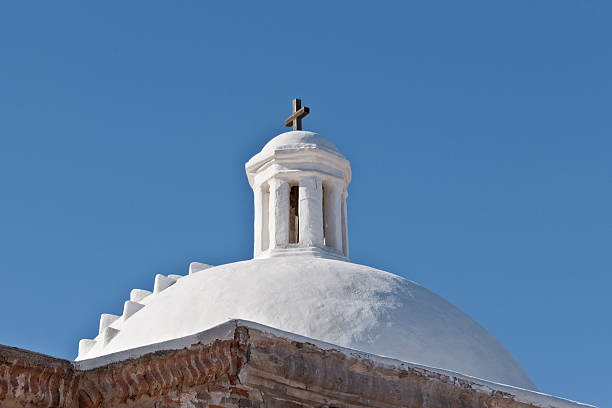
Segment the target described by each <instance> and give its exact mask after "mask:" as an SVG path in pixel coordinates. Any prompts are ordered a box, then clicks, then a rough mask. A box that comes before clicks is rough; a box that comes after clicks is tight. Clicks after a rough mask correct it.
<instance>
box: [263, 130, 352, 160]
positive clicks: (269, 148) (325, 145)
mask: <svg viewBox="0 0 612 408" xmlns="http://www.w3.org/2000/svg"><path fill="white" fill-rule="evenodd" d="M305 147H313V148H314V147H318V148H321V149H323V150H327V151H330V152H334V153H337V154H340V153H339V152H338V149H337V148H336V146H334V144H333V143H332V142H330V141H329V140H327V139H326V138H324V137H323V136H321V135H319V134H317V133H313V132H308V131H305V130H293V131H290V132H285V133H281V134H280V135H278V136H276V137H275V138H273V139H271V140H270V141H269V142H268V143H266V145H265V146H264V147H263V149H261V152H262V153H268V152H273V151H275V150H283V149H298V148H305Z"/></svg>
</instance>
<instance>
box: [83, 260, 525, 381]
mask: <svg viewBox="0 0 612 408" xmlns="http://www.w3.org/2000/svg"><path fill="white" fill-rule="evenodd" d="M140 303H142V304H144V307H142V309H140V310H138V311H137V312H136V313H134V314H133V315H131V316H130V317H129V318H128V319H127V320H124V319H122V318H120V319H117V320H115V321H114V322H113V323H112V324H111V326H110V327H111V328H113V329H115V331H114V333H115V334H114V337H112V339H110V340H109V341H108V342H106V344H104V343H105V342H104V341H101V339H100V338H101V336H102V335H100V336H98V337H99V338H98V339H96V340H97V341H96V343H95V345H94V346H93V348H91V350H89V352H87V353H86V354H85V355H79V357H78V359H79V360H83V359H88V358H93V357H98V356H101V355H105V354H110V353H114V352H118V351H122V350H127V349H131V348H134V347H139V346H143V345H148V344H153V343H157V342H161V341H165V340H171V339H175V338H179V337H182V336H187V335H190V334H195V333H198V332H201V331H204V330H206V329H209V328H211V327H214V326H216V325H219V324H221V323H224V322H226V321H228V320H232V319H243V320H250V321H254V322H257V323H261V324H263V325H266V326H270V327H273V328H277V329H281V330H284V331H287V332H291V333H295V334H299V335H302V336H306V337H310V338H313V339H317V340H322V341H325V342H328V343H332V344H336V345H339V346H342V347H347V348H352V349H356V350H360V351H365V352H368V353H372V354H377V355H381V356H386V357H391V358H395V359H399V360H402V361H406V362H412V363H418V364H422V365H427V366H430V367H436V368H443V369H447V370H451V371H455V372H458V373H462V374H467V375H470V376H474V377H479V378H482V379H486V380H491V381H495V382H500V383H504V384H508V385H513V386H517V387H521V388H527V389H532V390H535V389H536V388H535V385H534V384H533V383H532V382H531V380H530V379H529V377H528V376H527V374H526V373H525V371H524V370H523V369H522V368H521V366H520V365H519V364H518V363H517V362H516V360H514V358H513V357H512V356H511V355H510V354H509V353H508V351H507V350H506V349H505V348H504V347H503V346H502V345H501V344H500V343H499V342H498V341H497V340H496V339H495V338H493V336H491V335H490V334H489V333H488V332H487V331H486V330H484V329H483V328H482V327H481V326H479V325H478V324H477V323H476V322H474V321H473V320H472V319H471V318H470V317H469V316H467V315H466V314H464V313H463V312H461V311H460V310H459V309H457V308H456V307H454V306H453V305H451V304H450V303H448V302H447V301H445V300H444V299H442V298H441V297H439V296H437V295H435V294H434V293H432V292H430V291H429V290H427V289H425V288H423V287H422V286H419V285H418V284H416V283H414V282H411V281H409V280H406V279H404V278H401V277H399V276H397V275H393V274H391V273H388V272H384V271H381V270H378V269H374V268H370V267H367V266H362V265H357V264H354V263H351V262H346V261H339V260H332V259H324V258H317V257H312V256H287V257H276V258H267V259H254V260H249V261H243V262H236V263H231V264H226V265H221V266H217V267H212V268H209V269H206V270H202V271H200V272H197V273H194V274H191V275H188V276H184V277H182V278H180V279H178V280H177V282H176V283H175V284H174V285H172V286H170V287H168V288H167V289H165V290H163V291H161V292H159V293H153V294H151V295H148V296H146V297H145V298H144V299H142V300H141V301H140ZM116 330H118V332H117V331H116Z"/></svg>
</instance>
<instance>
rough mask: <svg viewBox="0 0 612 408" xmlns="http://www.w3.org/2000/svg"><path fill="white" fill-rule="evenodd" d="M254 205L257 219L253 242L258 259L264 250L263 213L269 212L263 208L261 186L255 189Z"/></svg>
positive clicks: (254, 254)
mask: <svg viewBox="0 0 612 408" xmlns="http://www.w3.org/2000/svg"><path fill="white" fill-rule="evenodd" d="M253 195H254V197H253V198H254V203H255V219H254V223H253V224H254V228H253V233H254V240H253V257H257V256H258V255H259V254H260V253H261V250H262V242H261V239H262V233H263V211H268V209H267V208H262V205H263V189H262V187H261V184H260V185H256V186H255V187H253Z"/></svg>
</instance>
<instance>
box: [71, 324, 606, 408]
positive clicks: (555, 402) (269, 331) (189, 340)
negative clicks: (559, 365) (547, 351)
mask: <svg viewBox="0 0 612 408" xmlns="http://www.w3.org/2000/svg"><path fill="white" fill-rule="evenodd" d="M239 327H244V328H246V329H247V330H248V329H255V330H258V331H260V332H262V333H264V334H266V335H272V336H275V337H277V338H280V339H284V340H287V341H289V342H298V343H308V344H311V345H313V346H315V347H317V348H319V349H321V350H334V351H337V352H340V353H342V354H344V355H345V356H346V357H347V358H348V359H352V360H359V361H367V362H369V363H372V364H374V365H376V366H379V367H383V368H391V369H397V370H407V369H412V370H415V369H416V370H418V371H423V372H430V373H436V374H440V375H442V376H445V377H447V382H451V383H453V384H457V386H460V385H463V384H465V382H466V381H467V382H468V383H469V385H470V388H471V389H472V390H474V391H476V392H479V393H483V394H486V395H493V394H499V393H502V394H504V395H506V396H507V398H512V399H513V400H514V401H517V402H520V403H524V404H530V405H531V406H533V407H538V408H552V407H554V408H595V406H593V405H588V404H583V403H580V402H576V401H571V400H568V399H564V398H560V397H555V396H552V395H548V394H544V393H541V392H537V391H531V390H526V389H522V388H518V387H513V386H509V385H505V384H500V383H495V382H492V381H486V380H482V379H480V378H476V377H471V376H468V375H463V374H460V373H456V372H452V371H448V370H443V369H439V368H436V367H429V366H425V365H421V364H414V363H410V362H405V361H400V360H396V359H392V358H387V357H381V356H378V355H375V354H370V353H365V352H361V351H357V350H353V349H349V348H345V347H340V346H337V345H334V344H330V343H326V342H322V341H319V340H315V339H311V338H308V337H304V336H300V335H297V334H294V333H289V332H286V331H282V330H278V329H275V328H272V327H268V326H265V325H262V324H259V323H255V322H251V321H247V320H238V319H233V320H228V321H227V322H225V323H222V324H220V325H218V326H215V327H213V328H211V329H208V330H205V331H202V332H199V333H196V334H193V335H189V336H185V337H181V338H177V339H174V340H169V341H164V342H160V343H155V344H150V345H147V346H142V347H137V348H133V349H129V350H124V351H120V352H117V353H113V354H107V355H103V356H100V357H96V358H91V359H87V360H80V361H75V362H73V363H72V364H73V366H74V367H75V368H76V369H78V370H83V371H87V370H92V369H95V368H98V367H102V366H106V365H109V364H113V363H117V362H121V361H125V360H129V359H136V358H138V357H141V356H144V355H147V354H151V353H155V352H158V351H169V350H181V349H188V348H190V347H191V346H193V345H197V344H203V345H206V344H211V343H213V342H214V341H215V340H230V339H233V338H234V334H235V332H236V329H238V328H239Z"/></svg>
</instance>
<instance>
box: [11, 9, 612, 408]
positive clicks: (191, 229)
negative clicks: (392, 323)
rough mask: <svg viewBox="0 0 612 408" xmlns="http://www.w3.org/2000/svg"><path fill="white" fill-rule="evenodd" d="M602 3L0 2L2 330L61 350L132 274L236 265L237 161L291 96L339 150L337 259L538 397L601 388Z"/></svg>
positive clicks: (611, 321)
mask: <svg viewBox="0 0 612 408" xmlns="http://www.w3.org/2000/svg"><path fill="white" fill-rule="evenodd" d="M213 3H223V5H222V6H219V5H218V4H214V5H213ZM611 21H612V8H611V6H610V3H607V2H603V1H602V2H597V1H506V2H491V1H480V2H456V1H449V2H433V1H432V2H418V3H417V2H396V3H390V2H389V3H388V2H367V3H358V2H344V3H340V2H329V1H327V2H307V3H304V2H292V3H290V2H286V1H282V2H277V3H275V4H273V3H270V2H267V3H265V4H263V3H262V2H242V3H238V2H236V3H231V2H207V3H205V2H194V1H182V2H154V1H146V2H145V1H130V2H118V1H115V2H112V1H111V2H72V3H71V2H62V3H59V2H2V3H0V251H1V253H0V271H1V273H2V275H1V284H0V307H1V310H2V311H3V313H2V325H1V329H0V344H7V345H12V346H17V347H22V348H26V349H31V350H36V351H39V352H42V353H47V354H51V355H54V356H59V357H64V358H74V356H75V355H76V351H77V343H78V340H79V339H81V338H91V337H92V336H94V335H95V334H96V333H97V326H98V319H99V314H100V313H103V312H106V313H116V314H119V313H121V310H122V304H123V301H124V300H125V299H126V298H127V297H128V295H129V291H130V289H132V288H135V287H139V288H144V289H151V287H152V285H153V278H154V276H155V274H156V273H163V274H168V273H183V274H184V273H186V272H187V265H188V263H189V262H190V261H196V260H197V261H202V262H206V263H212V264H221V263H227V262H231V261H236V260H241V259H247V258H249V257H250V256H251V250H252V239H253V237H252V221H253V219H252V218H253V215H252V193H251V190H250V188H249V186H248V183H247V180H246V177H245V174H244V163H245V161H246V160H248V159H249V158H250V157H251V156H252V155H253V154H254V153H256V152H257V151H258V149H260V148H261V147H262V146H263V144H264V143H265V142H266V141H267V140H268V139H270V138H272V137H273V136H275V135H276V134H278V133H280V132H283V131H284V130H285V128H284V127H283V124H282V120H283V119H284V118H285V117H286V116H288V114H289V113H290V109H291V106H290V101H291V98H293V97H296V96H299V97H301V98H302V99H303V101H304V103H305V104H306V105H308V106H310V107H311V114H310V116H309V117H308V118H307V119H306V120H305V121H304V125H305V128H306V129H309V130H314V131H317V132H320V133H321V134H322V135H324V136H326V137H328V138H329V139H331V140H332V141H333V142H334V143H335V144H336V145H337V146H338V147H339V149H340V150H341V151H342V152H343V153H344V154H345V155H346V156H347V157H348V158H349V159H350V160H351V163H352V168H353V182H352V184H351V186H350V190H349V228H350V230H349V234H350V244H351V256H352V259H353V261H355V262H359V263H363V264H368V265H372V266H376V267H379V268H381V269H385V270H389V271H392V272H394V273H397V274H400V275H402V276H404V277H406V278H409V279H411V280H414V281H416V282H418V283H420V284H422V285H424V286H426V287H427V288H429V289H431V290H433V291H434V292H436V293H438V294H440V295H442V296H443V297H445V298H446V299H448V300H449V301H451V302H452V303H454V304H456V305H457V306H459V307H460V308H461V309H463V310H464V311H465V312H467V313H468V314H469V315H471V316H472V317H473V318H474V319H475V320H476V321H478V322H479V323H480V324H482V325H483V326H484V327H485V328H486V329H488V330H489V331H490V332H491V333H492V334H493V335H494V336H496V337H497V338H498V339H499V340H500V341H501V342H502V343H503V344H504V345H505V346H506V347H507V348H508V349H509V350H510V352H511V353H512V354H513V355H514V356H515V357H516V358H517V359H518V361H519V362H520V363H521V364H522V365H523V366H524V367H525V369H526V370H527V372H528V373H529V374H530V376H531V377H532V379H533V380H534V381H535V383H536V384H537V385H538V386H539V387H540V389H541V391H543V392H546V393H552V394H554V395H559V396H564V397H568V398H571V399H576V400H580V401H584V402H589V403H595V404H598V405H600V406H601V407H604V406H612V397H611V396H610V395H611V394H610V391H609V382H610V366H611V365H612V357H611V351H610V349H611V344H612V318H611V313H612V299H611V296H610V293H611V287H612V251H611V243H612V215H611V212H612V188H611V187H612V177H611V174H612V164H611V157H612V141H611V130H612V125H611V121H610V117H611V115H610V111H611V108H612V80H611V77H612V76H611V73H612V54H611V48H610V43H611V39H612V24H611ZM237 284H239V283H238V282H237Z"/></svg>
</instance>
